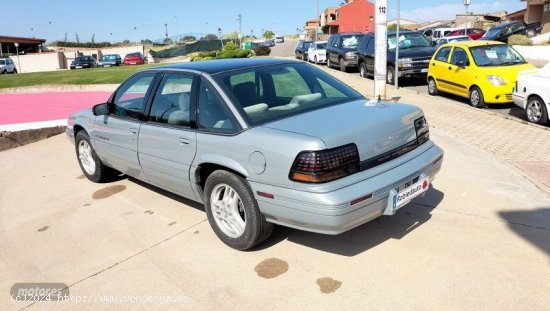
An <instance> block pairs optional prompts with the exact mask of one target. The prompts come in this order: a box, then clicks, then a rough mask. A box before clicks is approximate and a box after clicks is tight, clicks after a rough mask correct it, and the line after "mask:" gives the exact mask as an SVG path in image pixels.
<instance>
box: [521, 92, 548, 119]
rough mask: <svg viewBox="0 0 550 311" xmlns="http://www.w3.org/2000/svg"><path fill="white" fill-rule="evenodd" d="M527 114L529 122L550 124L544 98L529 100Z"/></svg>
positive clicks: (531, 98)
mask: <svg viewBox="0 0 550 311" xmlns="http://www.w3.org/2000/svg"><path fill="white" fill-rule="evenodd" d="M525 113H526V114H527V120H528V121H529V122H532V123H535V124H540V125H546V123H548V111H547V110H546V105H545V104H544V101H543V100H542V98H540V97H538V96H531V97H529V99H528V100H527V105H525Z"/></svg>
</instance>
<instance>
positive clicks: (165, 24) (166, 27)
mask: <svg viewBox="0 0 550 311" xmlns="http://www.w3.org/2000/svg"><path fill="white" fill-rule="evenodd" d="M164 29H165V30H166V38H168V23H164Z"/></svg>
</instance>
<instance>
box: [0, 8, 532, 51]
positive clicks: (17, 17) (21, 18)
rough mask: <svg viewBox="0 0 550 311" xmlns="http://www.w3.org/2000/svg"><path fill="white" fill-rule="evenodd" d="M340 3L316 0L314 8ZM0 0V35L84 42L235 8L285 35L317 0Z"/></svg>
mask: <svg viewBox="0 0 550 311" xmlns="http://www.w3.org/2000/svg"><path fill="white" fill-rule="evenodd" d="M341 2H342V0H337V1H335V0H319V5H320V10H321V11H322V9H323V8H325V7H329V6H338V5H339V4H340V3H341ZM371 2H375V1H374V0H371ZM471 2H472V5H471V6H470V11H473V12H475V13H486V12H494V11H499V10H507V11H508V12H513V11H517V10H519V9H522V8H524V7H525V2H522V1H520V0H496V1H490V0H472V1H471ZM396 3H397V0H388V9H389V18H394V17H395V15H396V12H397V11H396ZM0 4H1V5H2V7H7V8H9V9H8V14H7V13H6V12H3V13H1V14H0V15H1V18H0V35H12V36H35V37H37V38H45V39H48V40H62V39H63V37H64V36H65V33H67V34H68V38H69V40H74V39H75V33H78V34H79V37H80V41H83V42H84V41H90V39H91V37H92V35H93V34H95V40H96V41H122V40H124V39H128V40H132V41H134V40H136V39H145V38H150V39H152V40H155V39H161V38H163V37H164V34H165V26H164V24H165V23H167V24H168V35H169V36H173V35H179V34H185V33H217V31H218V28H221V29H222V30H223V32H224V33H226V32H231V31H235V30H238V22H237V16H238V14H239V13H240V14H242V30H243V33H245V34H250V33H251V31H253V33H254V34H255V35H257V34H259V33H260V32H261V31H262V30H263V29H270V30H273V31H275V32H277V33H281V32H282V33H285V34H289V33H295V32H296V28H298V27H303V24H304V22H305V21H306V20H307V19H311V18H314V17H315V14H316V11H317V0H277V1H258V0H232V1H227V0H203V1H189V0H179V1H178V0H158V1H147V2H145V1H136V0H134V1H128V0H95V1H78V0H77V1H75V0H71V1H69V0H50V1H44V0H16V1H9V0H0ZM462 12H464V5H463V0H439V1H438V0H401V17H402V18H406V19H411V20H415V21H418V22H422V21H429V20H438V19H452V18H454V16H455V14H456V13H462ZM50 21H51V26H50V24H49V22H50ZM134 27H135V28H136V29H134ZM111 33H112V34H111Z"/></svg>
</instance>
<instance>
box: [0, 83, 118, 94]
mask: <svg viewBox="0 0 550 311" xmlns="http://www.w3.org/2000/svg"><path fill="white" fill-rule="evenodd" d="M119 85H120V84H88V85H78V84H75V85H73V84H45V85H35V86H20V87H10V88H2V89H0V93H46V92H113V91H114V90H115V89H116V88H117V87H118V86H119Z"/></svg>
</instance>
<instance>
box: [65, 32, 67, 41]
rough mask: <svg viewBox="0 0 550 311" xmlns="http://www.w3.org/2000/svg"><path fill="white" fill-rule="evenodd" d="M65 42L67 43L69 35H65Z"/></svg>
mask: <svg viewBox="0 0 550 311" xmlns="http://www.w3.org/2000/svg"><path fill="white" fill-rule="evenodd" d="M65 42H67V33H65Z"/></svg>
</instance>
